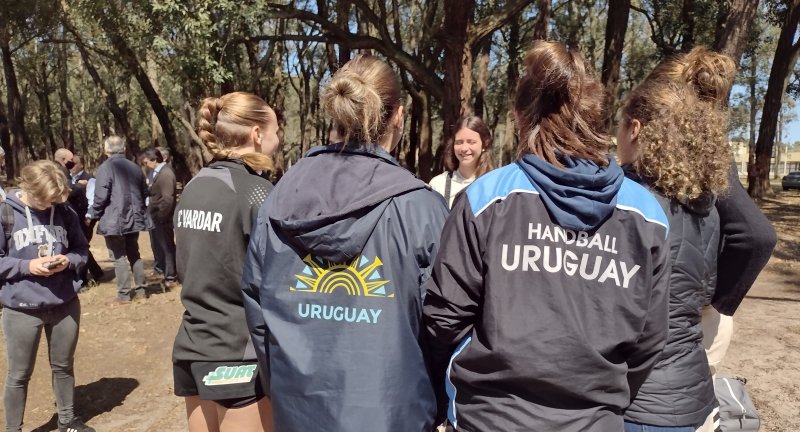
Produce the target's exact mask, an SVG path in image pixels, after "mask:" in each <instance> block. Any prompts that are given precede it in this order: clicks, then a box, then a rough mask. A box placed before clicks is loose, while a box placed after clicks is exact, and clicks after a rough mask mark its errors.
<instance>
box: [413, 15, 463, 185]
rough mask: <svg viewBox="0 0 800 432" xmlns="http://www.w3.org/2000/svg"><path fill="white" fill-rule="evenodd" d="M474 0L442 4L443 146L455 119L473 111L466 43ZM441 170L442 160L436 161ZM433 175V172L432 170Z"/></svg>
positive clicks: (447, 139) (450, 136)
mask: <svg viewBox="0 0 800 432" xmlns="http://www.w3.org/2000/svg"><path fill="white" fill-rule="evenodd" d="M474 7H475V1H474V0H469V1H463V2H462V1H456V0H447V1H445V4H444V14H445V16H444V28H443V29H442V33H443V34H444V35H447V36H446V38H445V40H444V43H445V48H444V76H445V80H444V97H443V98H442V122H443V131H442V141H441V142H440V144H439V145H440V146H445V145H446V143H447V142H449V141H450V140H451V139H452V138H453V136H454V135H455V132H456V131H455V130H454V129H455V124H456V122H457V121H458V118H459V117H461V116H462V115H464V114H466V113H467V112H469V111H472V108H471V107H470V106H469V105H470V102H471V94H472V47H471V46H469V45H468V44H467V36H468V33H469V27H470V25H471V22H472V12H473V9H474ZM437 165H438V166H437V167H436V169H437V171H440V170H441V161H438V163H437ZM420 168H422V167H420ZM434 174H435V173H434Z"/></svg>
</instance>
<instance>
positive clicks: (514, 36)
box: [500, 3, 549, 165]
mask: <svg viewBox="0 0 800 432" xmlns="http://www.w3.org/2000/svg"><path fill="white" fill-rule="evenodd" d="M548 5H549V3H548ZM538 19H539V18H537V20H538ZM537 22H538V21H537ZM519 27H520V22H519V18H517V19H515V20H514V21H513V22H512V23H511V28H509V31H508V58H509V61H508V67H507V68H506V82H507V83H508V84H507V85H508V101H509V105H511V106H513V104H514V95H515V94H516V93H517V81H518V80H519V63H518V62H519V60H518V59H519V53H518V51H519V46H520V31H519ZM505 126H506V127H505V133H504V134H503V147H502V148H501V150H500V164H501V165H508V164H509V163H511V161H512V160H514V159H515V158H516V151H515V150H516V147H517V146H516V144H517V140H516V137H517V134H516V133H515V129H516V125H515V124H514V111H513V110H512V109H509V110H508V112H507V113H506V125H505Z"/></svg>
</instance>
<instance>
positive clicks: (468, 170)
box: [458, 165, 478, 179]
mask: <svg viewBox="0 0 800 432" xmlns="http://www.w3.org/2000/svg"><path fill="white" fill-rule="evenodd" d="M477 170H478V167H477V166H465V165H459V167H458V173H459V174H461V177H464V178H465V179H468V178H472V176H474V175H475V171H477Z"/></svg>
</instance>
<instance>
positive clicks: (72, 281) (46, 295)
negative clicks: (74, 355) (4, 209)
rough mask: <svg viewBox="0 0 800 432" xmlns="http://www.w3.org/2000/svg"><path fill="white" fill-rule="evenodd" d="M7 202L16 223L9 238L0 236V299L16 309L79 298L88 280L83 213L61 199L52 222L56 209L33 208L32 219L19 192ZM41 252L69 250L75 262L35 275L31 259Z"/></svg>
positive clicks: (50, 252)
mask: <svg viewBox="0 0 800 432" xmlns="http://www.w3.org/2000/svg"><path fill="white" fill-rule="evenodd" d="M5 203H6V204H3V205H9V206H11V208H12V209H13V211H14V227H13V229H12V232H11V238H10V239H9V241H8V242H7V241H6V237H5V235H0V281H2V285H1V286H0V303H2V304H3V306H4V307H8V308H12V309H21V310H24V309H48V308H51V307H54V306H58V305H61V304H64V303H68V302H69V301H70V300H72V299H74V298H75V297H76V296H77V292H78V290H79V289H80V288H81V285H82V284H83V280H82V279H81V276H80V275H81V269H82V268H83V267H84V266H85V265H86V260H87V257H88V254H89V245H88V243H87V242H86V237H85V236H84V235H83V230H82V229H81V222H80V219H79V218H78V215H77V214H76V213H75V211H74V210H72V208H71V207H70V206H69V205H68V204H57V205H55V206H53V207H51V208H52V216H53V223H52V224H50V216H51V210H50V209H48V210H44V211H40V210H34V209H29V212H30V220H28V216H27V213H28V212H26V205H25V204H23V203H22V202H21V201H20V200H19V198H18V197H17V195H16V192H15V191H12V192H9V194H8V196H7V197H6V201H5ZM48 240H50V241H48ZM49 245H52V247H51V249H50V251H46V250H45V249H47V247H48V246H49ZM40 249H42V250H40ZM40 252H45V253H44V256H53V255H60V254H63V255H65V256H66V257H67V258H68V259H69V267H68V268H67V269H66V270H64V271H62V272H59V273H56V274H53V275H51V276H47V277H45V276H34V275H33V274H31V272H30V262H31V260H32V259H34V258H39V257H40Z"/></svg>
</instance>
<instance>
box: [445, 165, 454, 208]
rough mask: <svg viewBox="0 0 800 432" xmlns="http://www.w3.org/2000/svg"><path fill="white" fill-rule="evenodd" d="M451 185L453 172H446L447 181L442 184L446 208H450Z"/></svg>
mask: <svg viewBox="0 0 800 432" xmlns="http://www.w3.org/2000/svg"><path fill="white" fill-rule="evenodd" d="M452 184H453V172H452V171H448V172H447V180H445V183H444V200H445V201H446V202H447V207H448V208H449V207H450V188H451V186H452Z"/></svg>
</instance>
